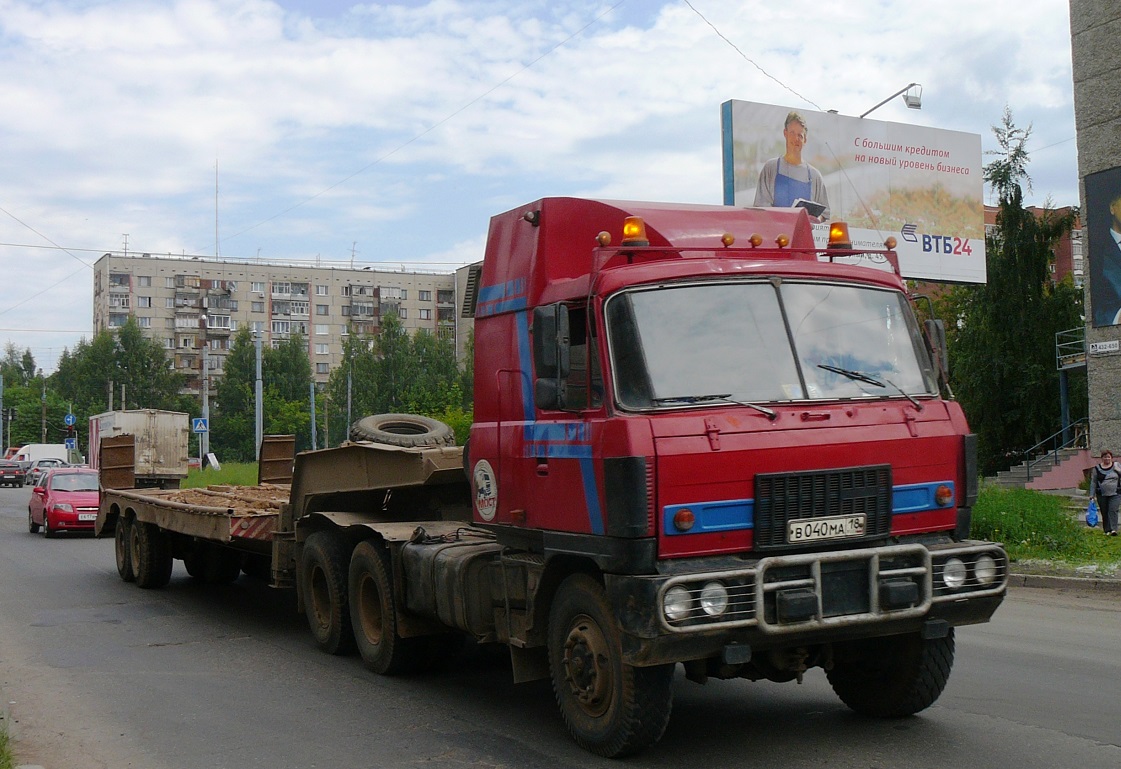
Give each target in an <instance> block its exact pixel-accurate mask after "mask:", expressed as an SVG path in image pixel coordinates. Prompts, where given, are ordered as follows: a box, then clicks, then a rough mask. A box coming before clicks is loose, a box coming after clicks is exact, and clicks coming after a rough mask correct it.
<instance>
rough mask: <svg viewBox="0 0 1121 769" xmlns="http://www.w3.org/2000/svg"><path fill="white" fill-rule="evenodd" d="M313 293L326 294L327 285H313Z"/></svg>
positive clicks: (317, 294)
mask: <svg viewBox="0 0 1121 769" xmlns="http://www.w3.org/2000/svg"><path fill="white" fill-rule="evenodd" d="M315 295H316V296H327V287H326V286H316V287H315Z"/></svg>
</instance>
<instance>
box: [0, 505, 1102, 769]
mask: <svg viewBox="0 0 1121 769" xmlns="http://www.w3.org/2000/svg"><path fill="white" fill-rule="evenodd" d="M29 494H30V490H29V489H26V488H24V489H12V490H8V489H0V690H2V701H3V702H4V703H8V704H7V706H6V707H7V710H8V714H7V716H6V718H7V720H8V721H9V726H10V729H11V731H12V734H13V736H14V737H15V748H16V750H17V757H18V759H19V760H20V761H21V762H24V763H27V764H38V765H42V766H44V767H46V769H68V768H70V767H73V768H75V769H78V768H80V769H96V768H97V767H106V768H109V767H112V769H121V768H122V767H137V768H143V769H180V768H183V769H188V768H189V769H205V768H215V769H216V768H218V767H231V768H232V767H238V769H243V768H248V767H269V769H288V768H289V767H292V768H295V767H316V768H318V769H328V768H330V769H334V768H338V769H344V768H345V769H354V768H356V767H412V766H423V767H431V768H433V769H444V768H445V767H447V768H449V769H450V768H452V767H456V768H460V767H503V768H507V767H509V768H533V769H537V768H541V769H545V768H546V767H548V768H549V769H556V768H566V767H619V766H623V765H626V766H628V767H686V766H688V767H698V766H699V767H705V769H718V768H720V767H736V768H737V769H743V768H744V767H756V766H758V767H763V766H766V767H778V768H782V767H799V768H804V767H830V769H848V768H850V767H851V768H854V769H855V768H856V767H860V768H862V769H868V768H869V767H875V768H877V769H880V768H883V769H886V768H889V767H908V768H909V769H910V768H914V769H924V768H926V767H930V769H935V768H937V769H943V768H944V767H947V766H958V767H1016V769H1035V768H1037V767H1038V768H1039V769H1042V768H1043V767H1046V768H1047V769H1052V768H1053V767H1079V769H1096V768H1098V767H1101V768H1102V769H1105V768H1106V767H1108V768H1109V769H1116V767H1118V766H1121V711H1119V709H1118V703H1119V702H1121V606H1119V603H1121V594H1105V593H1096V594H1095V593H1087V594H1079V593H1077V592H1074V591H1053V590H1034V589H1026V588H1025V589H1017V590H1014V591H1013V592H1012V593H1011V595H1010V597H1009V599H1008V600H1006V602H1005V604H1004V606H1002V607H1001V609H1000V610H999V611H998V612H997V615H996V618H995V620H994V621H993V622H992V623H991V624H989V625H986V626H978V627H970V628H962V629H959V631H958V653H957V660H956V663H955V669H954V673H953V675H952V677H951V680H950V684H949V686H948V688H947V690H946V692H945V693H944V694H943V696H942V698H941V699H940V700H939V701H938V703H936V704H935V705H934V706H933V707H932V708H930V709H929V710H927V711H925V712H924V713H922V714H921V715H919V716H917V717H914V718H909V719H904V720H899V721H875V720H866V719H862V718H859V717H857V716H855V715H853V714H852V713H850V712H849V711H848V710H847V709H846V708H845V707H844V706H842V705H841V704H840V702H839V701H838V700H837V698H836V697H835V696H834V695H833V693H832V691H831V690H830V688H829V686H828V684H827V682H826V681H825V676H824V674H823V673H822V672H821V671H820V670H814V671H811V672H810V673H809V674H808V675H807V677H806V680H805V683H804V684H802V685H801V686H798V685H796V684H770V683H766V682H760V683H751V682H747V681H724V682H721V681H714V682H712V683H710V684H708V685H706V686H698V685H696V684H693V683H691V682H688V681H686V680H684V678H681V677H679V679H678V681H677V682H676V684H675V690H674V693H675V707H674V715H673V719H672V720H671V722H670V726H669V729H668V731H667V733H666V735H665V737H664V738H663V740H662V742H661V743H660V744H659V745H657V746H656V747H655V748H653V749H652V750H650V751H648V752H646V753H644V754H642V755H640V756H637V757H635V758H632V759H628V760H626V761H625V762H615V761H608V760H604V759H599V758H597V757H595V756H591V755H589V754H587V753H585V752H583V751H581V750H580V749H578V748H577V747H576V746H575V745H574V744H573V743H572V742H571V741H570V740H569V738H568V736H567V734H566V732H565V730H564V727H563V725H562V723H561V720H560V717H559V716H558V715H557V713H556V708H555V705H554V703H553V701H552V693H551V691H550V688H549V685H548V683H546V682H539V683H533V684H525V685H521V686H515V685H513V684H512V683H510V671H509V665H508V662H507V660H506V658H505V655H504V653H502V652H501V651H497V652H496V651H492V650H480V649H469V650H468V651H467V652H466V653H465V654H464V655H463V656H462V657H459V658H456V659H455V660H454V661H453V662H452V664H451V665H450V666H449V669H447V670H444V671H440V672H434V673H429V674H425V675H421V676H416V677H410V678H402V679H399V678H381V677H377V676H374V675H372V674H369V673H367V672H366V671H365V670H364V669H363V668H362V666H361V664H360V663H359V661H358V659H357V658H356V657H342V658H340V657H330V656H327V655H325V654H322V653H321V652H319V651H318V650H317V649H316V648H315V646H314V644H313V643H312V641H311V638H310V635H309V634H308V632H307V630H306V628H305V626H304V623H303V618H302V617H301V616H300V615H298V614H296V612H295V610H294V600H293V596H292V595H291V594H290V593H288V592H281V591H274V590H270V589H269V588H268V587H266V586H265V585H264V583H262V582H257V581H253V580H250V579H248V578H244V577H243V578H242V579H241V580H239V581H238V582H237V583H235V584H234V585H231V586H228V587H221V588H215V587H211V588H203V587H200V586H197V585H195V584H193V583H192V581H191V580H190V579H189V578H188V577H187V575H186V573H185V572H184V571H183V569H182V564H180V563H177V564H176V571H175V573H174V576H173V578H172V583H171V585H170V587H169V588H168V589H166V590H160V591H146V590H140V589H139V588H137V587H135V586H134V585H130V584H126V583H124V582H122V581H120V579H119V578H118V577H117V574H116V569H115V568H114V565H113V548H112V542H111V541H110V540H95V539H92V538H89V537H73V538H65V537H63V538H59V539H54V540H45V539H43V538H42V536H41V535H31V534H29V533H28V531H27V522H26V521H27V508H26V500H27V497H28V495H29Z"/></svg>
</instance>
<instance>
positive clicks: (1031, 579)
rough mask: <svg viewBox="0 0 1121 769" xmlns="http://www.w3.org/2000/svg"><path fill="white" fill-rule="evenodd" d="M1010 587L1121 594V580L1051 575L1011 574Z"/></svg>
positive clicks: (1009, 578)
mask: <svg viewBox="0 0 1121 769" xmlns="http://www.w3.org/2000/svg"><path fill="white" fill-rule="evenodd" d="M1008 586H1009V587H1042V588H1050V589H1052V590H1093V591H1101V592H1107V593H1121V579H1111V578H1102V577H1058V576H1054V575H1050V574H1009V575H1008Z"/></svg>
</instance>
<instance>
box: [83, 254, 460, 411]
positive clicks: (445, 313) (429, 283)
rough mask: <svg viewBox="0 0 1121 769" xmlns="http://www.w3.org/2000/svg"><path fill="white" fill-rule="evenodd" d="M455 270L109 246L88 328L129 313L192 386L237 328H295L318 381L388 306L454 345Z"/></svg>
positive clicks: (279, 332) (284, 334)
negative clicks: (118, 250)
mask: <svg viewBox="0 0 1121 769" xmlns="http://www.w3.org/2000/svg"><path fill="white" fill-rule="evenodd" d="M461 274H462V272H461V273H460V274H459V275H457V274H454V273H450V274H449V273H435V272H433V273H423V272H394V271H384V270H377V269H373V268H371V267H354V266H351V265H350V264H349V263H325V262H314V263H312V262H296V261H285V262H260V261H255V260H235V259H220V258H204V257H175V256H170V255H167V256H163V255H161V256H155V255H149V254H112V253H109V254H105V255H104V256H102V257H101V258H100V259H98V260H97V262H96V263H95V264H94V278H93V281H94V285H93V330H94V333H95V334H96V333H99V332H101V331H102V330H104V329H113V328H117V327H120V326H123V325H124V324H125V322H126V321H127V320H128V318H129V317H133V318H135V319H136V321H137V323H138V324H139V326H140V328H141V329H142V330H143V332H144V334H145V335H146V336H148V337H150V338H151V339H154V340H156V341H157V342H159V343H160V345H162V346H163V347H164V349H165V350H167V352H168V356H169V358H170V359H171V361H172V365H173V366H174V367H175V369H176V370H177V371H181V372H182V373H184V374H186V375H187V376H188V385H187V389H188V390H190V391H192V392H200V391H201V387H200V379H201V377H202V375H203V370H204V369H203V364H204V362H205V364H206V373H207V376H208V377H218V376H221V372H222V370H223V368H224V361H225V357H226V355H227V354H228V353H229V349H230V343H231V340H232V338H233V336H234V335H235V334H236V333H237V331H238V330H239V329H241V328H246V327H247V328H249V329H250V330H251V331H254V332H256V333H259V334H260V335H261V339H262V340H263V342H264V344H267V345H272V346H276V345H278V344H280V343H281V342H282V341H283V340H285V339H287V338H289V337H290V336H291V335H293V334H297V333H298V334H302V335H303V337H304V338H305V339H306V341H307V345H308V358H309V360H310V361H311V369H312V374H313V376H314V378H315V380H316V381H318V382H326V381H327V378H328V376H329V374H330V373H331V370H332V369H333V368H335V367H336V366H338V365H340V363H341V362H342V346H343V342H344V340H345V339H346V338H347V336H348V335H350V334H368V335H376V334H377V333H378V332H379V329H380V326H381V319H382V317H384V316H386V315H388V314H389V313H394V314H396V315H397V317H398V318H400V319H401V322H402V324H403V325H404V327H405V328H406V329H407V330H408V331H409V332H410V333H415V332H416V331H417V330H418V329H422V328H423V329H428V330H429V331H431V332H432V333H434V334H436V335H438V336H440V337H442V338H449V339H452V340H453V341H454V342H455V343H456V349H457V350H462V349H463V342H462V341H461V337H464V338H465V337H466V333H467V329H469V328H470V326H471V320H470V319H469V318H462V317H461V313H459V312H457V307H459V306H461V302H462V295H463V292H464V288H463V287H461V286H458V285H457V282H458V281H459V280H460V279H461V277H460V275H461Z"/></svg>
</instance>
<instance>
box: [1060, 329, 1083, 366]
mask: <svg viewBox="0 0 1121 769" xmlns="http://www.w3.org/2000/svg"><path fill="white" fill-rule="evenodd" d="M1085 365H1086V327H1085V326H1079V327H1078V328H1068V329H1067V330H1066V331H1058V332H1056V333H1055V368H1056V369H1058V370H1059V371H1062V370H1063V369H1067V368H1077V367H1079V366H1085Z"/></svg>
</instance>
